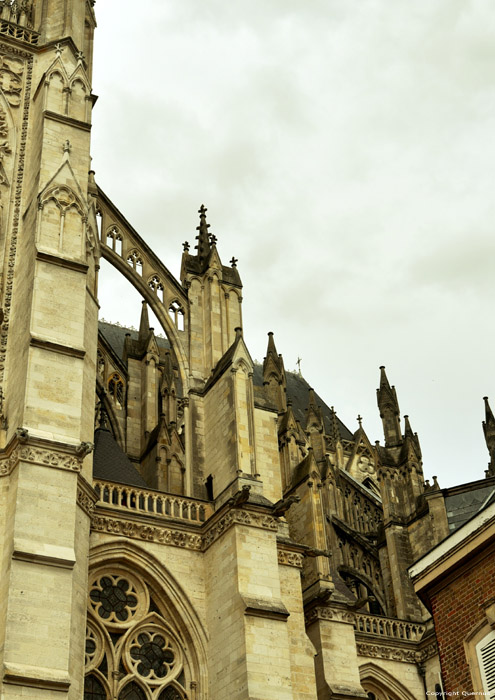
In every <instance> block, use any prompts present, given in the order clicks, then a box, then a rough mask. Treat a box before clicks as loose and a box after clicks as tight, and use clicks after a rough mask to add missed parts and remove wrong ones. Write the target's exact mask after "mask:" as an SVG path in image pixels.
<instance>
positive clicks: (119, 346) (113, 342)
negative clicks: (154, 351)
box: [98, 321, 170, 359]
mask: <svg viewBox="0 0 495 700" xmlns="http://www.w3.org/2000/svg"><path fill="white" fill-rule="evenodd" d="M98 329H99V331H100V333H101V334H102V335H103V337H104V338H105V340H106V341H107V343H108V344H109V345H110V347H111V348H112V350H113V351H114V353H115V354H116V355H117V357H118V358H120V359H122V357H123V355H124V342H125V335H126V333H130V334H131V340H135V341H137V340H138V336H139V332H138V331H137V330H134V329H131V328H124V327H123V326H115V325H114V324H113V323H107V322H106V321H98ZM155 338H156V342H157V345H158V348H159V349H160V350H169V349H170V343H169V341H168V338H162V337H160V336H155Z"/></svg>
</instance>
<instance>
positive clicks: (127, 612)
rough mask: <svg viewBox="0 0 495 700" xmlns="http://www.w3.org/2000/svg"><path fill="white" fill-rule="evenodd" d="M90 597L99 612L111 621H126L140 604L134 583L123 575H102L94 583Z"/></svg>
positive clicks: (104, 618)
mask: <svg viewBox="0 0 495 700" xmlns="http://www.w3.org/2000/svg"><path fill="white" fill-rule="evenodd" d="M89 597H90V600H91V604H92V606H93V608H94V609H95V611H96V612H97V614H98V615H99V616H100V617H101V618H103V620H108V621H109V622H112V621H115V622H126V621H127V620H129V619H130V618H132V617H133V616H134V614H135V612H136V609H137V605H138V599H137V594H136V591H135V590H134V588H133V586H132V584H131V583H129V581H128V580H127V579H125V578H123V577H121V576H102V577H101V578H100V579H99V580H97V581H95V582H94V583H93V586H92V588H91V591H90V593H89Z"/></svg>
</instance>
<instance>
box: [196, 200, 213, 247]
mask: <svg viewBox="0 0 495 700" xmlns="http://www.w3.org/2000/svg"><path fill="white" fill-rule="evenodd" d="M207 211H208V209H207V208H206V207H205V205H204V204H202V205H201V206H200V208H199V209H198V214H199V226H196V231H199V233H198V235H197V236H196V240H197V241H198V245H197V246H195V247H196V250H197V251H198V257H199V258H200V259H201V260H204V259H205V258H206V257H207V256H208V254H209V252H210V245H211V244H212V241H211V236H210V234H209V233H208V229H209V228H210V224H208V223H206V212H207ZM213 243H216V238H214V241H213Z"/></svg>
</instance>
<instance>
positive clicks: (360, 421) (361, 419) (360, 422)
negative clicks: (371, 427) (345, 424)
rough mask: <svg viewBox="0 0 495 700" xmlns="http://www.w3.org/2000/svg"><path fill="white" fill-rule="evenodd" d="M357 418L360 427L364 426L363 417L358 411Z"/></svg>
mask: <svg viewBox="0 0 495 700" xmlns="http://www.w3.org/2000/svg"><path fill="white" fill-rule="evenodd" d="M356 420H357V422H358V423H359V427H360V428H362V427H363V417H362V416H361V415H360V414H359V413H358V417H357V419H356Z"/></svg>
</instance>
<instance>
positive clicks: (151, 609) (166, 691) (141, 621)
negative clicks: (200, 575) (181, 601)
mask: <svg viewBox="0 0 495 700" xmlns="http://www.w3.org/2000/svg"><path fill="white" fill-rule="evenodd" d="M85 669H86V677H85V684H84V698H85V700H86V699H87V700H89V699H90V698H91V699H95V700H96V699H98V700H110V698H112V699H113V698H118V700H190V698H189V695H188V693H187V687H188V685H189V686H191V677H190V673H191V671H190V666H189V661H188V655H187V644H186V642H185V640H184V639H183V638H182V637H181V635H180V633H179V632H178V630H177V629H175V628H174V626H173V625H172V624H171V621H170V619H168V615H167V613H166V612H165V611H164V610H162V609H161V605H160V603H159V602H158V601H156V600H154V599H153V598H152V594H151V592H150V589H149V588H148V586H147V585H146V583H145V582H144V581H143V580H142V579H141V578H140V577H138V576H135V575H133V574H131V573H130V572H129V571H127V570H124V569H119V568H112V569H100V570H98V571H96V572H94V573H93V574H92V575H91V576H90V592H89V611H88V624H87V630H86V657H85Z"/></svg>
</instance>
